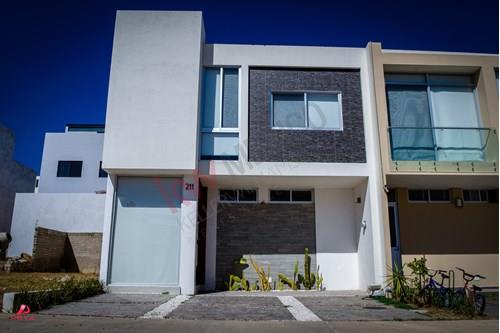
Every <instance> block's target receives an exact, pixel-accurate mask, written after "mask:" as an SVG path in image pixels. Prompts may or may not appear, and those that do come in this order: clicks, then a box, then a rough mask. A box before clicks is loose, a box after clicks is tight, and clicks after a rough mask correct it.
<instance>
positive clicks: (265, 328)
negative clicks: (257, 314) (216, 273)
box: [0, 314, 498, 333]
mask: <svg viewBox="0 0 500 333" xmlns="http://www.w3.org/2000/svg"><path fill="white" fill-rule="evenodd" d="M0 331H1V332H12V333H20V332H37V333H53V332H71V333H89V332H101V333H123V332H151V333H170V332H172V333H188V332H189V333H192V332H196V333H205V332H206V333H209V332H211V333H213V332H242V333H243V332H245V333H252V332H255V333H264V332H270V333H285V332H286V333H296V332H315V333H327V332H328V333H334V332H336V333H343V332H351V333H392V332H405V333H420V332H422V333H424V332H425V333H438V332H440V333H441V332H442V333H444V332H454V333H469V332H474V333H490V332H498V321H497V320H471V321H465V320H459V321H440V320H437V321H382V322H381V321H364V322H359V321H347V322H342V321H339V322H326V321H321V322H317V321H316V322H300V321H231V320H215V321H210V320H148V319H131V318H113V319H111V318H103V317H95V318H93V317H71V316H43V315H35V319H34V320H32V321H14V320H9V316H8V315H6V314H0Z"/></svg>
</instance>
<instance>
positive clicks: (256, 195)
mask: <svg viewBox="0 0 500 333" xmlns="http://www.w3.org/2000/svg"><path fill="white" fill-rule="evenodd" d="M221 191H236V200H235V201H231V200H221V198H220V192H221ZM240 191H255V201H248V200H245V201H240ZM217 201H218V202H219V203H237V204H246V203H250V204H254V203H258V202H259V190H258V189H256V188H219V189H217Z"/></svg>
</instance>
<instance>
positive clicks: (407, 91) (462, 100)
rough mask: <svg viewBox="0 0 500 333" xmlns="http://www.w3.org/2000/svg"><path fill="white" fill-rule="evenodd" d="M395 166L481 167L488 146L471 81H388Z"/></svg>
mask: <svg viewBox="0 0 500 333" xmlns="http://www.w3.org/2000/svg"><path fill="white" fill-rule="evenodd" d="M385 82H386V91H387V107H388V111H389V123H390V136H391V148H392V159H393V160H394V161H398V160H399V161H405V160H410V161H414V160H419V161H425V160H430V161H481V160H483V159H484V156H483V153H484V152H483V141H484V137H485V135H486V134H487V132H485V131H484V130H482V129H481V122H480V116H479V109H478V106H477V101H476V93H475V89H476V83H475V81H474V79H473V77H472V76H470V75H443V74H400V73H399V74H398V73H392V74H391V73H388V74H386V75H385Z"/></svg>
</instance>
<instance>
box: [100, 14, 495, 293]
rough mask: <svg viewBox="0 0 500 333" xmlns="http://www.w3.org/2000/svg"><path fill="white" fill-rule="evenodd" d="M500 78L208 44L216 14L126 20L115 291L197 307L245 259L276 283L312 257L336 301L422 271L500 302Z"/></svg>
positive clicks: (112, 138) (405, 54)
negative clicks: (418, 267) (207, 23)
mask: <svg viewBox="0 0 500 333" xmlns="http://www.w3.org/2000/svg"><path fill="white" fill-rule="evenodd" d="M497 62H498V56H497V55H478V54H461V53H441V52H416V51H395V50H382V47H381V45H380V44H378V43H368V45H367V46H366V48H337V47H303V46H264V45H226V44H208V43H205V32H204V27H203V19H202V14H201V13H200V12H165V11H119V12H118V14H117V18H116V27H115V37H114V44H113V55H112V63H111V74H110V82H109V96H108V106H107V114H106V132H105V135H104V148H103V157H102V167H103V169H104V170H106V172H108V175H109V177H108V181H107V189H106V206H105V211H104V228H103V244H102V256H101V266H100V270H101V273H100V276H101V279H102V280H103V281H104V282H105V283H106V285H107V286H108V287H109V289H110V290H112V291H123V290H126V291H147V292H154V291H156V292H163V291H170V292H174V293H179V292H180V293H183V294H193V293H195V292H196V291H197V290H199V289H204V290H215V289H223V288H224V282H226V281H227V278H228V274H229V273H231V272H232V270H233V269H234V267H233V266H234V265H233V264H234V262H235V260H238V259H239V258H241V257H245V258H253V259H254V260H256V261H258V262H259V263H260V264H261V265H262V266H263V267H265V268H266V269H267V267H269V268H270V271H271V276H272V278H273V280H274V281H276V276H277V274H278V273H284V274H287V275H291V274H292V270H293V264H294V262H295V260H297V259H299V260H302V256H303V252H304V249H305V248H308V249H309V251H310V252H311V253H312V262H313V266H314V268H319V270H320V273H321V274H322V275H323V277H324V287H325V288H326V289H328V290H348V289H366V287H367V286H369V285H371V284H379V285H383V281H384V276H385V275H386V274H387V272H388V270H390V267H391V265H392V264H393V263H395V264H397V266H398V267H401V265H402V264H403V263H407V262H409V261H411V260H412V259H413V258H415V257H417V256H421V255H426V257H427V259H428V263H429V265H430V266H431V267H433V268H439V269H452V268H454V267H455V266H459V267H463V268H465V269H466V270H470V271H473V272H477V273H481V274H483V275H486V276H487V277H488V279H487V280H485V281H484V282H483V285H486V286H497V285H498V273H497V271H498V169H497V163H498V138H497V124H498V88H497V87H496V86H495V75H496V77H497V82H498V70H497V69H496V68H495V66H497ZM393 267H396V265H394V266H393ZM246 274H247V277H248V278H249V279H251V280H252V279H255V278H256V276H255V275H252V272H251V270H249V269H247V271H246ZM456 282H457V283H459V282H460V280H457V281H456Z"/></svg>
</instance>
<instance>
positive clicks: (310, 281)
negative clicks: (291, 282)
mask: <svg viewBox="0 0 500 333" xmlns="http://www.w3.org/2000/svg"><path fill="white" fill-rule="evenodd" d="M298 280H299V282H300V283H301V284H302V285H303V286H304V288H305V289H306V290H311V289H312V288H313V287H314V285H315V284H316V275H315V274H314V273H311V256H310V255H309V249H308V248H307V247H306V248H305V249H304V275H302V274H299V275H298Z"/></svg>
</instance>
